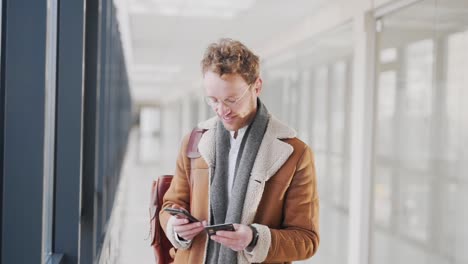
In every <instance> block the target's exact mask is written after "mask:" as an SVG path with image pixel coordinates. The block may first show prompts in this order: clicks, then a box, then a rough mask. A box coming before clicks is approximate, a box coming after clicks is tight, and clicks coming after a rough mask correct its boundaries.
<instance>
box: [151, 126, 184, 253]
mask: <svg viewBox="0 0 468 264" xmlns="http://www.w3.org/2000/svg"><path fill="white" fill-rule="evenodd" d="M189 136H190V135H187V136H185V137H184V139H183V140H182V145H181V147H180V151H179V154H178V157H177V163H176V171H175V174H174V177H173V179H172V182H171V186H170V187H169V189H168V190H167V192H166V194H165V195H164V203H163V207H162V208H167V207H172V206H173V205H175V206H176V207H182V208H185V209H186V210H189V208H190V183H189V173H190V160H189V159H188V158H187V155H186V154H185V153H186V149H187V144H188V139H189ZM159 217H160V224H161V227H162V229H163V230H164V231H165V233H166V237H167V238H168V239H169V241H171V243H172V245H173V246H174V247H175V248H178V249H187V248H189V247H190V245H191V244H190V243H180V242H179V240H178V239H176V237H175V233H174V229H173V227H172V224H171V221H169V219H170V218H171V215H170V214H169V213H167V212H165V211H163V210H161V212H160V213H159Z"/></svg>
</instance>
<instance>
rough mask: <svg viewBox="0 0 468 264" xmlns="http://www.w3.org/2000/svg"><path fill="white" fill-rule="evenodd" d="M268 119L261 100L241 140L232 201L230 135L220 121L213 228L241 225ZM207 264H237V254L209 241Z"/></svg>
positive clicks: (212, 190)
mask: <svg viewBox="0 0 468 264" xmlns="http://www.w3.org/2000/svg"><path fill="white" fill-rule="evenodd" d="M268 119H269V114H268V110H267V109H266V108H265V106H264V105H263V104H262V103H261V101H260V99H258V100H257V114H256V115H255V118H254V119H253V121H252V123H251V124H250V125H249V127H248V128H247V130H246V132H245V134H244V137H243V138H242V142H241V145H240V149H239V154H238V156H237V161H236V168H235V172H234V183H233V186H232V192H231V199H228V197H227V193H228V192H227V188H228V187H227V186H228V184H227V182H228V167H229V149H230V135H229V131H227V130H226V129H225V128H224V126H223V124H222V122H221V121H218V123H217V125H216V132H215V133H216V134H215V135H216V143H215V152H216V155H215V157H216V161H215V170H214V174H213V177H212V179H211V188H210V201H211V208H210V210H211V217H212V218H211V224H223V223H240V221H241V217H242V210H243V207H244V200H245V193H246V192H247V185H248V183H249V178H250V172H251V171H252V167H253V164H254V162H255V158H256V157H257V153H258V149H259V148H260V144H261V142H262V139H263V136H264V134H265V131H266V128H267V125H268ZM228 201H229V204H228ZM206 263H207V264H231V263H232V264H234V263H237V253H236V252H235V251H233V250H231V249H229V248H227V247H224V246H221V244H219V243H216V242H214V241H212V240H209V242H208V252H207V257H206Z"/></svg>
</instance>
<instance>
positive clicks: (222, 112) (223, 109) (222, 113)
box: [216, 102, 231, 116]
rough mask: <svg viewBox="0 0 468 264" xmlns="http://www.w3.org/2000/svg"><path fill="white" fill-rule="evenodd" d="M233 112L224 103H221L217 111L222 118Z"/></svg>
mask: <svg viewBox="0 0 468 264" xmlns="http://www.w3.org/2000/svg"><path fill="white" fill-rule="evenodd" d="M230 111H231V109H230V108H229V107H227V106H226V105H225V104H224V103H223V102H219V105H218V108H217V109H216V112H217V113H218V115H220V116H225V115H226V114H228V113H229V112H230Z"/></svg>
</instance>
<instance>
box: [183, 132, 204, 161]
mask: <svg viewBox="0 0 468 264" xmlns="http://www.w3.org/2000/svg"><path fill="white" fill-rule="evenodd" d="M206 130H207V129H201V128H197V127H196V128H194V129H193V130H192V133H191V134H190V138H189V142H188V146H187V157H188V158H189V159H191V160H193V159H196V158H199V157H200V152H198V143H199V142H200V139H201V137H202V136H203V133H205V131H206Z"/></svg>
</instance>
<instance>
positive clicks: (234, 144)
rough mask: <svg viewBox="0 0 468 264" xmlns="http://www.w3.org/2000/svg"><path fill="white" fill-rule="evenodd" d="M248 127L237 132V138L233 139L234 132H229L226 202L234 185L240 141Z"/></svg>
mask: <svg viewBox="0 0 468 264" xmlns="http://www.w3.org/2000/svg"><path fill="white" fill-rule="evenodd" d="M248 127H249V126H245V127H243V128H240V129H239V130H238V131H237V137H236V138H234V134H235V132H234V131H230V134H231V138H230V140H231V148H230V149H229V169H228V170H229V172H228V182H227V184H228V186H227V190H228V201H229V200H230V198H231V192H232V187H233V184H234V173H235V170H236V162H237V156H238V155H239V148H240V145H241V143H242V139H243V138H244V135H245V131H246V130H247V128H248Z"/></svg>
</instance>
